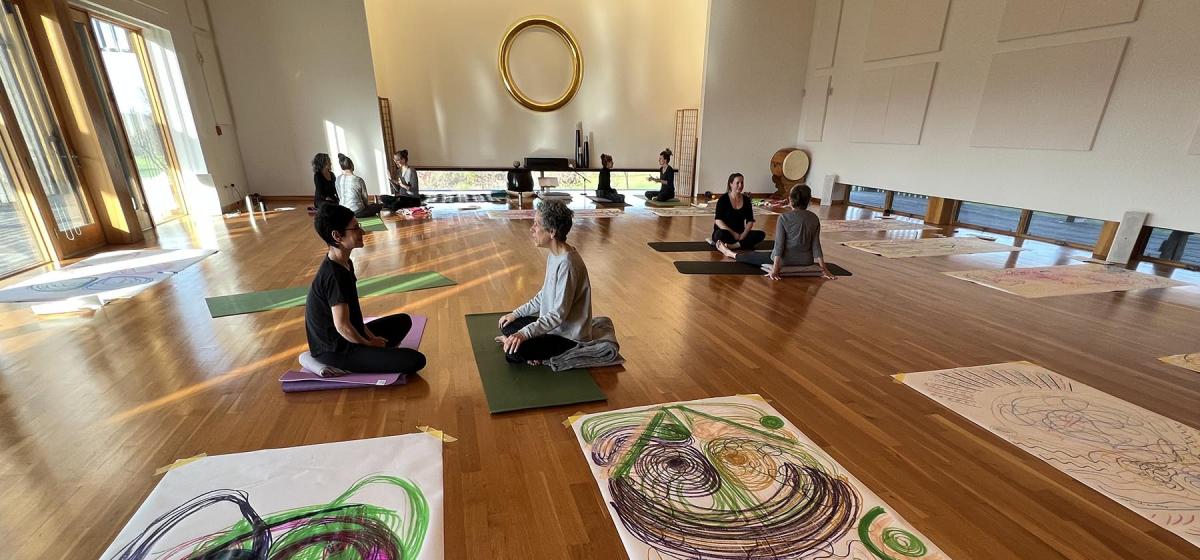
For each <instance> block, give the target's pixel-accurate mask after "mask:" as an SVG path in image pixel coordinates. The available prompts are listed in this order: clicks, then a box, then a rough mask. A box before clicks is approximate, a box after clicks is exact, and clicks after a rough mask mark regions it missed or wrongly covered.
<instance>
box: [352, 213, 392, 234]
mask: <svg viewBox="0 0 1200 560" xmlns="http://www.w3.org/2000/svg"><path fill="white" fill-rule="evenodd" d="M358 227H360V228H362V230H363V231H387V226H385V225H383V218H380V217H379V216H371V217H370V218H361V219H359V220H358Z"/></svg>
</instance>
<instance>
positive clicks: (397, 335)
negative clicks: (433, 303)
mask: <svg viewBox="0 0 1200 560" xmlns="http://www.w3.org/2000/svg"><path fill="white" fill-rule="evenodd" d="M313 226H314V227H315V228H316V230H317V235H319V236H320V237H321V239H322V240H323V241H325V244H326V245H328V246H329V251H328V252H327V253H326V255H325V258H324V259H323V260H322V261H321V266H320V268H318V269H317V276H316V278H314V279H313V283H312V287H310V288H309V290H308V300H307V302H306V303H305V308H304V328H305V331H306V332H307V335H308V349H309V352H310V353H311V354H312V356H313V357H314V358H316V359H317V360H318V361H320V362H321V363H324V364H326V365H329V366H333V367H335V368H338V369H341V370H345V371H348V372H351V373H416V372H418V371H420V370H421V368H424V367H425V355H424V354H421V353H420V352H418V351H416V350H413V349H410V348H396V345H398V344H400V341H401V340H403V339H404V336H405V335H407V334H408V331H409V330H411V329H412V318H411V317H409V316H408V315H406V314H404V313H398V314H395V315H389V316H387V317H383V318H380V319H376V320H374V321H371V322H370V323H363V315H362V309H361V308H359V306H358V287H357V285H356V284H357V282H358V279H357V278H356V277H355V275H354V262H353V261H351V260H350V252H351V251H353V250H354V249H356V248H359V247H362V246H363V231H362V228H360V227H358V220H357V219H356V218H355V217H354V212H353V211H351V210H350V209H349V208H345V207H343V206H338V205H336V204H322V205H321V206H320V208H318V209H317V217H316V219H315V220H313Z"/></svg>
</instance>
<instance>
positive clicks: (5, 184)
mask: <svg viewBox="0 0 1200 560" xmlns="http://www.w3.org/2000/svg"><path fill="white" fill-rule="evenodd" d="M35 235H36V234H35V233H34V229H33V226H31V225H30V223H29V219H28V216H26V214H25V208H24V207H23V205H22V204H21V197H20V195H19V194H18V193H17V189H16V181H14V179H13V175H12V173H10V170H9V167H8V162H7V161H6V159H5V158H4V157H3V154H2V153H0V247H3V249H0V276H6V275H9V274H12V273H14V272H17V271H19V270H23V269H26V268H29V267H31V266H35V265H38V264H41V263H42V262H44V261H45V259H44V258H42V253H41V250H40V249H39V245H38V242H37V240H36V237H35Z"/></svg>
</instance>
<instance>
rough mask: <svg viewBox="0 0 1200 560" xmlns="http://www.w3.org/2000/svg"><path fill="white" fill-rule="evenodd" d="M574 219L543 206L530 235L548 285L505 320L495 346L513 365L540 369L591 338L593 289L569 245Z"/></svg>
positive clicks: (558, 206) (555, 205)
mask: <svg viewBox="0 0 1200 560" xmlns="http://www.w3.org/2000/svg"><path fill="white" fill-rule="evenodd" d="M574 215H575V213H574V212H572V211H571V210H570V209H569V208H567V207H566V205H564V204H563V203H561V202H557V201H553V202H543V203H542V205H541V206H540V207H539V208H538V211H537V213H536V214H535V216H534V219H533V227H532V228H530V230H529V232H530V235H531V237H533V242H534V243H535V244H536V245H537V246H538V247H543V248H545V249H549V251H550V254H548V255H546V279H545V281H544V282H543V283H542V289H541V291H539V292H538V293H537V295H535V296H533V299H531V300H529V302H528V303H526V304H525V305H522V306H521V307H518V308H517V309H516V310H515V311H513V312H512V313H509V314H507V315H505V316H503V317H501V318H500V332H501V333H502V335H503V336H498V337H496V342H499V343H501V344H502V345H503V348H504V353H505V355H506V356H505V357H506V358H507V359H508V361H509V362H511V363H528V364H532V365H539V364H541V363H542V362H544V361H546V360H549V359H550V358H553V357H555V356H558V355H560V354H562V353H564V352H566V351H568V350H571V349H572V348H575V346H576V344H578V343H580V342H588V341H590V340H591V338H592V284H591V282H590V281H589V280H588V271H587V267H586V266H584V264H583V257H580V256H579V252H578V251H576V250H575V247H572V246H571V245H568V244H567V233H568V232H570V231H571V219H572V218H573V217H574Z"/></svg>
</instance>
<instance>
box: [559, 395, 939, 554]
mask: <svg viewBox="0 0 1200 560" xmlns="http://www.w3.org/2000/svg"><path fill="white" fill-rule="evenodd" d="M573 427H574V429H575V433H576V435H577V437H578V439H579V443H580V445H581V446H582V448H583V452H584V456H585V457H586V458H587V460H588V464H589V466H590V467H591V469H592V474H593V475H594V476H595V477H596V481H597V483H598V484H599V486H600V493H601V494H602V495H603V498H604V501H605V502H606V503H607V504H608V509H609V513H610V514H611V515H612V518H613V520H614V521H615V522H616V524H617V532H618V533H619V534H620V535H621V540H622V541H623V543H624V545H625V549H626V551H627V552H628V553H629V557H630V558H636V559H638V560H641V559H645V558H652V559H659V558H677V559H700V558H705V559H729V560H734V559H739V560H740V559H745V558H768V559H778V558H845V559H871V560H887V559H893V558H906V559H907V558H924V559H944V558H946V556H945V555H944V554H942V552H941V551H940V550H939V549H938V548H937V547H936V546H934V545H933V544H932V543H930V542H929V541H928V539H926V538H925V537H924V536H922V535H921V534H920V533H918V532H917V531H916V530H915V529H913V528H912V527H911V526H909V525H908V524H907V523H906V522H905V521H904V520H903V519H901V518H900V516H898V515H896V514H895V513H893V512H891V510H890V509H889V508H888V506H887V504H885V503H883V501H882V500H880V499H879V497H878V496H876V495H875V494H874V493H873V492H871V490H869V489H868V488H866V487H865V486H863V485H862V483H860V482H859V481H858V480H857V479H855V478H854V476H853V475H851V474H850V473H848V472H846V471H845V470H844V469H842V467H841V466H840V465H838V464H837V462H835V461H834V460H833V459H832V458H831V457H829V456H828V455H826V454H825V452H824V451H822V450H821V449H820V448H819V447H818V446H817V445H816V444H815V443H813V442H812V440H810V439H808V438H807V437H805V436H804V434H802V433H801V432H800V431H799V430H798V429H796V427H795V426H793V425H792V424H791V423H789V422H788V421H787V420H785V419H784V418H783V417H781V416H780V415H779V413H777V412H776V411H775V409H773V408H772V407H771V406H770V405H768V404H767V403H766V402H764V401H762V400H761V399H758V398H755V397H742V396H737V397H722V398H714V399H703V400H698V401H688V402H678V403H671V404H663V405H656V406H650V407H643V408H630V409H625V410H619V411H615V412H607V413H600V414H591V415H587V416H583V417H581V418H580V419H578V420H576V421H575V422H574V424H573Z"/></svg>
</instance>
